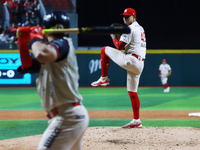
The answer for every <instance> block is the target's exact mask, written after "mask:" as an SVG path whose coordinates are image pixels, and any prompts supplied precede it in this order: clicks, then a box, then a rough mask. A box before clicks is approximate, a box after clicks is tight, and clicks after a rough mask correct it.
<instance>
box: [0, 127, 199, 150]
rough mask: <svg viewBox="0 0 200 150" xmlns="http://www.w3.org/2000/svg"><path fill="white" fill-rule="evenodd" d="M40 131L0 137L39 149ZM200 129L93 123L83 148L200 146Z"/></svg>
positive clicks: (5, 143)
mask: <svg viewBox="0 0 200 150" xmlns="http://www.w3.org/2000/svg"><path fill="white" fill-rule="evenodd" d="M40 138H41V135H36V136H29V137H23V138H15V139H9V140H2V141H0V149H1V150H36V149H37V145H38V143H39V141H40ZM199 139H200V129H196V128H191V127H143V128H134V129H123V128H121V127H90V128H88V129H87V131H86V133H85V135H84V139H83V150H133V149H138V150H155V149H156V150H163V149H166V150H168V149H170V150H172V149H173V150H199V149H200V140H199Z"/></svg>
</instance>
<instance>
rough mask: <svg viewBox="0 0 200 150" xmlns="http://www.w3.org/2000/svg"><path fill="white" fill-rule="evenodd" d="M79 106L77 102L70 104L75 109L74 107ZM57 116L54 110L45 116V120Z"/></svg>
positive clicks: (55, 109)
mask: <svg viewBox="0 0 200 150" xmlns="http://www.w3.org/2000/svg"><path fill="white" fill-rule="evenodd" d="M79 105H81V104H80V103H79V102H77V103H72V106H73V107H76V106H79ZM57 114H58V109H57V108H54V109H52V110H51V111H50V112H49V113H48V114H47V118H49V119H51V118H52V117H54V116H56V115H57Z"/></svg>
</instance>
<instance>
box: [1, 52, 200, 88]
mask: <svg viewBox="0 0 200 150" xmlns="http://www.w3.org/2000/svg"><path fill="white" fill-rule="evenodd" d="M76 54H77V60H78V65H79V73H80V79H79V84H80V86H90V83H91V82H93V81H95V80H97V79H98V78H99V77H100V75H101V65H100V50H86V51H85V50H78V51H76ZM163 58H165V59H166V60H167V63H169V64H170V66H171V68H172V75H171V77H170V78H169V80H168V83H169V85H170V86H200V80H199V77H200V65H199V60H200V50H147V55H146V59H145V67H144V70H143V73H142V75H141V79H140V84H139V85H140V86H162V85H161V82H160V78H159V76H158V68H159V65H160V64H161V63H162V59H163ZM20 64H21V62H20V57H19V53H18V50H1V51H0V86H35V80H36V78H37V76H38V74H35V75H31V76H29V75H28V74H27V75H26V77H27V80H26V79H25V77H23V76H20V75H19V74H17V72H16V69H17V67H18V66H19V65H20ZM108 76H109V78H110V84H111V86H125V85H126V71H125V70H124V69H122V68H120V67H119V66H117V65H116V64H115V63H113V62H112V61H110V68H109V71H108ZM28 78H30V79H28Z"/></svg>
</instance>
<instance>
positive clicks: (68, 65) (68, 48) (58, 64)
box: [36, 38, 83, 111]
mask: <svg viewBox="0 0 200 150" xmlns="http://www.w3.org/2000/svg"><path fill="white" fill-rule="evenodd" d="M50 45H52V46H53V47H54V48H55V49H56V51H57V54H58V56H59V57H58V59H57V60H56V61H55V62H50V63H45V64H43V65H42V66H41V70H40V73H39V76H38V78H37V81H36V85H37V91H38V93H39V95H40V98H41V101H42V106H43V108H44V110H45V111H50V110H51V109H53V108H55V107H57V106H59V105H62V104H65V103H75V102H80V101H82V99H83V98H82V96H81V95H80V94H79V92H78V87H79V84H78V80H79V74H78V65H77V59H76V54H75V48H74V46H73V43H72V40H71V39H70V38H62V39H57V40H54V41H52V42H51V43H50ZM60 55H62V56H60Z"/></svg>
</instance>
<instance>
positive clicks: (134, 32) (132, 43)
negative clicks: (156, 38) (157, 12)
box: [91, 8, 146, 128]
mask: <svg viewBox="0 0 200 150" xmlns="http://www.w3.org/2000/svg"><path fill="white" fill-rule="evenodd" d="M121 15H123V21H124V23H125V24H126V25H128V26H129V27H130V29H131V33H130V34H122V35H121V37H120V40H118V39H117V38H116V36H115V35H111V38H112V40H113V43H114V45H115V47H116V48H117V49H116V48H112V47H109V46H105V47H103V48H102V49H101V77H100V78H99V80H97V81H95V82H92V83H91V85H92V86H107V85H109V84H110V83H109V78H108V75H107V73H108V68H109V61H110V59H112V60H113V61H114V62H115V63H116V64H118V65H119V66H120V67H122V68H124V69H125V70H127V91H128V94H129V97H130V100H131V103H132V109H133V120H132V121H131V122H130V123H128V124H126V125H124V126H122V128H141V127H142V123H141V120H140V116H139V109H140V100H139V97H138V94H137V90H138V85H139V79H140V75H141V73H142V71H143V68H144V60H145V57H146V37H145V31H144V29H143V27H142V26H141V25H139V24H138V22H137V21H136V11H135V10H134V9H132V8H127V9H125V10H124V12H123V13H122V14H121ZM124 48H125V52H121V51H120V50H122V49H124ZM118 76H119V79H120V74H119V75H118Z"/></svg>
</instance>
